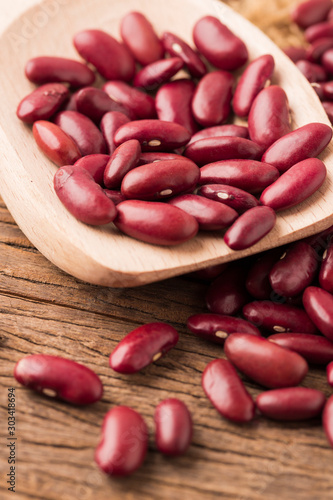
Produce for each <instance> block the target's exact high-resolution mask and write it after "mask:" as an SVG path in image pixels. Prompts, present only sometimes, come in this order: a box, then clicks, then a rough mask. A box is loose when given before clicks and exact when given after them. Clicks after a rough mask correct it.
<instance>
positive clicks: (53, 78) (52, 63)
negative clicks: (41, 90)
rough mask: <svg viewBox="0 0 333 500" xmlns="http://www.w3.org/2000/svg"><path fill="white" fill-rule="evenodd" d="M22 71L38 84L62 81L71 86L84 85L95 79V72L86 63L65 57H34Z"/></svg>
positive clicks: (90, 83) (91, 82)
mask: <svg viewBox="0 0 333 500" xmlns="http://www.w3.org/2000/svg"><path fill="white" fill-rule="evenodd" d="M24 71H25V76H26V77H27V78H28V80H30V81H31V82H33V83H36V84H38V85H42V84H43V83H50V82H64V83H68V84H69V85H71V86H72V87H85V86H87V85H92V84H93V83H94V81H95V73H94V72H93V71H92V70H91V69H90V68H89V67H88V66H87V65H86V64H83V63H82V62H80V61H75V60H73V59H67V58H65V57H54V56H41V57H34V58H32V59H29V61H28V62H27V64H26V65H25V69H24Z"/></svg>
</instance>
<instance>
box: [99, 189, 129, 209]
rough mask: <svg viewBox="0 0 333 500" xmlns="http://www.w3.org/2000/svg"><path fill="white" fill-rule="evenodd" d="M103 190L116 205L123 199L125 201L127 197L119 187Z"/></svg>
mask: <svg viewBox="0 0 333 500" xmlns="http://www.w3.org/2000/svg"><path fill="white" fill-rule="evenodd" d="M103 191H104V193H105V194H106V196H107V197H108V198H110V200H112V201H113V203H114V204H115V205H116V206H117V205H119V203H121V202H122V201H125V197H124V196H123V195H122V194H121V192H120V191H117V189H104V190H103Z"/></svg>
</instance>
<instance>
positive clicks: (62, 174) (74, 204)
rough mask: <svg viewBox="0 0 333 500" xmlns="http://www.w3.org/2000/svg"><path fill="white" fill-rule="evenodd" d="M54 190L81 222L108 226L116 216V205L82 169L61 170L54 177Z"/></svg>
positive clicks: (69, 167) (64, 168)
mask: <svg viewBox="0 0 333 500" xmlns="http://www.w3.org/2000/svg"><path fill="white" fill-rule="evenodd" d="M54 189H55V192H56V194H57V195H58V197H59V199H60V201H61V202H62V203H63V205H65V207H66V208H67V210H68V211H69V212H70V213H71V214H72V215H74V217H76V218H77V219H78V220H80V221H81V222H84V223H86V224H91V225H94V226H96V225H102V224H108V223H109V222H112V221H113V219H114V218H115V216H116V213H117V210H116V207H115V205H114V203H113V202H112V201H111V200H110V198H108V197H107V196H106V194H105V193H104V191H103V189H102V188H101V186H100V185H99V184H97V183H96V182H95V181H94V179H93V177H92V175H91V174H90V173H89V172H88V171H87V170H84V168H82V167H73V166H71V165H68V166H66V167H62V168H60V169H59V170H58V171H57V172H56V174H55V176H54Z"/></svg>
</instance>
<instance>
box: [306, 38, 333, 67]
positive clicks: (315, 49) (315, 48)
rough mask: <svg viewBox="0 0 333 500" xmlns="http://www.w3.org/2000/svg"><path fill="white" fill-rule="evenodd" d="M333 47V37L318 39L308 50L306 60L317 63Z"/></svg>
mask: <svg viewBox="0 0 333 500" xmlns="http://www.w3.org/2000/svg"><path fill="white" fill-rule="evenodd" d="M332 47H333V36H331V37H324V38H318V39H317V40H315V41H314V42H313V43H312V44H311V45H309V47H308V48H307V49H306V58H307V60H308V61H310V62H317V61H319V59H320V58H321V57H322V55H323V54H324V53H325V52H326V51H327V50H329V49H331V48H332Z"/></svg>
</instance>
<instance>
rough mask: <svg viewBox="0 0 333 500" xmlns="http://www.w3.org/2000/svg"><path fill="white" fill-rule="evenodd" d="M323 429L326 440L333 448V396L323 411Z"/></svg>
mask: <svg viewBox="0 0 333 500" xmlns="http://www.w3.org/2000/svg"><path fill="white" fill-rule="evenodd" d="M323 427H324V431H325V434H326V438H327V440H328V442H329V444H330V445H331V447H332V448H333V395H332V396H330V397H329V398H328V400H327V402H326V405H325V407H324V411H323Z"/></svg>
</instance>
